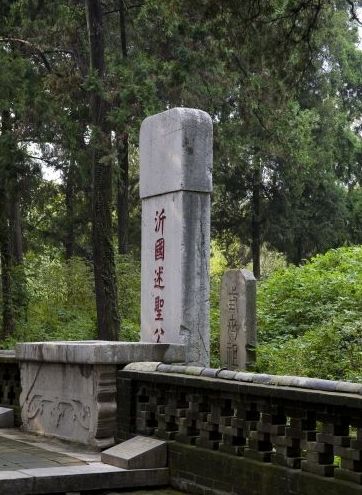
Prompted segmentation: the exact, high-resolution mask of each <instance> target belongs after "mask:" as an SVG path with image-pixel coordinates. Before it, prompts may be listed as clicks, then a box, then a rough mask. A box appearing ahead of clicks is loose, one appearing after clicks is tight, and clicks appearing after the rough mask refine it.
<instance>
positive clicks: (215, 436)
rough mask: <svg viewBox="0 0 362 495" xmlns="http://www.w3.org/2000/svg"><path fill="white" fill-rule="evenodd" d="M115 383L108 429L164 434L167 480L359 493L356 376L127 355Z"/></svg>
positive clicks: (215, 489) (206, 486) (215, 487)
mask: <svg viewBox="0 0 362 495" xmlns="http://www.w3.org/2000/svg"><path fill="white" fill-rule="evenodd" d="M117 387H118V413H117V414H118V439H119V440H122V439H126V438H129V437H131V436H132V435H134V434H136V433H137V434H143V435H153V436H156V437H158V438H162V439H167V440H170V441H172V442H171V443H170V448H169V462H170V470H171V483H172V484H173V485H174V486H175V487H178V488H181V489H184V490H187V491H190V492H194V493H218V494H219V493H233V494H234V493H235V494H243V495H249V494H250V495H254V494H256V493H257V494H268V495H270V494H271V495H274V494H275V495H277V494H278V495H283V494H285V495H289V494H293V495H307V494H308V495H313V494H320V493H322V492H323V491H324V492H325V493H328V494H329V495H331V494H332V495H334V494H339V495H346V494H347V493H348V494H349V495H352V494H353V495H355V494H362V414H361V412H362V384H356V383H347V382H338V381H329V380H319V379H312V378H303V377H289V376H272V375H265V374H253V373H245V372H234V371H228V370H217V369H211V368H200V367H194V366H180V365H166V364H161V363H133V364H130V365H128V366H126V367H125V368H124V369H123V370H122V371H119V372H118V382H117ZM202 490H204V491H202Z"/></svg>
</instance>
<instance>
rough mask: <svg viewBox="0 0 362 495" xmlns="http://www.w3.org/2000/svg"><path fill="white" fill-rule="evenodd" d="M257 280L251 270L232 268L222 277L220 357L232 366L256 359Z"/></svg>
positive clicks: (236, 366)
mask: <svg viewBox="0 0 362 495" xmlns="http://www.w3.org/2000/svg"><path fill="white" fill-rule="evenodd" d="M255 348H256V280H255V277H254V275H253V274H252V273H251V272H249V271H248V270H228V271H226V272H225V273H224V275H223V277H222V281H221V296H220V358H221V364H222V366H226V367H227V368H229V369H241V370H244V369H248V368H249V367H250V365H251V364H252V363H254V362H255Z"/></svg>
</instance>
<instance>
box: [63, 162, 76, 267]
mask: <svg viewBox="0 0 362 495" xmlns="http://www.w3.org/2000/svg"><path fill="white" fill-rule="evenodd" d="M65 209H66V225H65V228H66V232H65V237H64V247H65V259H67V260H69V259H70V258H72V256H73V255H74V163H72V162H71V163H70V165H69V168H68V172H67V175H66V177H65Z"/></svg>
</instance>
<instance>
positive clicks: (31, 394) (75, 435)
mask: <svg viewBox="0 0 362 495" xmlns="http://www.w3.org/2000/svg"><path fill="white" fill-rule="evenodd" d="M16 352H17V358H18V359H19V362H20V373H21V387H22V393H21V396H20V406H21V418H22V422H23V429H24V430H25V431H28V432H33V433H38V434H41V435H48V436H53V437H57V438H60V439H64V440H68V441H74V442H79V443H83V444H87V445H91V446H93V447H96V448H98V449H100V450H101V449H104V448H107V447H110V446H112V445H114V433H115V430H116V408H117V406H116V370H117V368H119V367H121V366H123V365H125V364H127V363H130V362H133V361H139V360H140V358H141V360H142V359H143V360H144V361H150V360H154V359H155V358H156V360H159V361H162V360H163V359H164V360H165V361H170V360H172V361H182V360H183V359H184V349H183V346H180V345H172V344H144V343H140V344H137V343H126V342H119V343H118V342H99V341H95V342H93V341H92V342H89V341H88V342H87V341H86V342H43V343H41V342H40V343H29V344H19V345H18V346H17V349H16Z"/></svg>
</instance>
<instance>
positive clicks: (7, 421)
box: [0, 407, 14, 428]
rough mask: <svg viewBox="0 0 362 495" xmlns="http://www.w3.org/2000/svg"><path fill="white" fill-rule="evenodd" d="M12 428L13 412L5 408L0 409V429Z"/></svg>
mask: <svg viewBox="0 0 362 495" xmlns="http://www.w3.org/2000/svg"><path fill="white" fill-rule="evenodd" d="M13 427H14V411H13V410H12V409H8V408H7V407H0V428H13Z"/></svg>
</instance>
